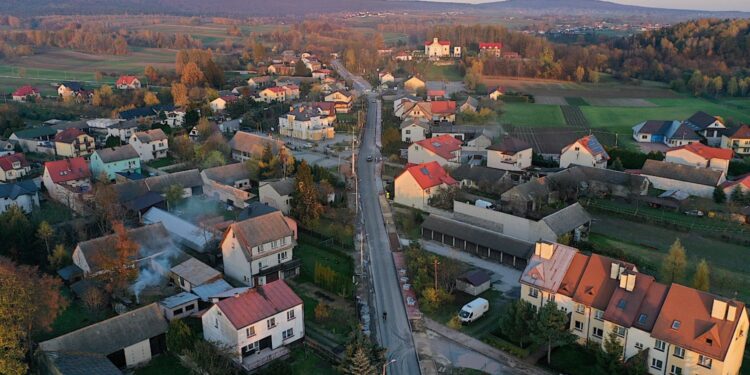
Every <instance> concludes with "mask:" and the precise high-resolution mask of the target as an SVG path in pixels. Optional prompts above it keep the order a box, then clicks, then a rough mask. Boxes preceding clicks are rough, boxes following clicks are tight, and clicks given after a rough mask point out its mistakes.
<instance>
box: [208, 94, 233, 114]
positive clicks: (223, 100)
mask: <svg viewBox="0 0 750 375" xmlns="http://www.w3.org/2000/svg"><path fill="white" fill-rule="evenodd" d="M238 100H239V98H238V97H236V96H234V95H225V96H220V97H218V98H216V99H214V100H212V101H211V102H210V103H208V105H209V107H211V112H213V113H219V112H224V110H225V109H227V104H231V103H235V102H237V101H238Z"/></svg>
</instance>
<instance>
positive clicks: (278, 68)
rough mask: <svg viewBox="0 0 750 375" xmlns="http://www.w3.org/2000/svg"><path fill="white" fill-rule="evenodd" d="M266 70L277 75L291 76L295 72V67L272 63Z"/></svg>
mask: <svg viewBox="0 0 750 375" xmlns="http://www.w3.org/2000/svg"><path fill="white" fill-rule="evenodd" d="M266 72H268V73H269V74H274V75H277V76H290V75H293V74H294V67H293V66H288V65H284V64H271V65H269V66H268V69H266Z"/></svg>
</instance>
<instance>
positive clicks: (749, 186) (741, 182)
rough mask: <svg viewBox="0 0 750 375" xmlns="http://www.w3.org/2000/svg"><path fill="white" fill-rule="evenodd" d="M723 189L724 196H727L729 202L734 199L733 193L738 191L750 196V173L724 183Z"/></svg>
mask: <svg viewBox="0 0 750 375" xmlns="http://www.w3.org/2000/svg"><path fill="white" fill-rule="evenodd" d="M721 188H722V189H724V194H726V196H727V199H728V200H731V199H732V193H733V192H734V191H735V190H737V189H739V191H741V192H742V193H743V194H750V173H748V174H744V175H742V176H739V177H737V178H735V179H734V180H732V181H726V182H724V184H722V185H721Z"/></svg>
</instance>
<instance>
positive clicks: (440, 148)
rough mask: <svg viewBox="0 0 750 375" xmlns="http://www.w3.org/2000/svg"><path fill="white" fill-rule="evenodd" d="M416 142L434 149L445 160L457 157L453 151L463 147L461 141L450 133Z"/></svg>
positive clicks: (428, 148)
mask: <svg viewBox="0 0 750 375" xmlns="http://www.w3.org/2000/svg"><path fill="white" fill-rule="evenodd" d="M414 144H417V145H419V146H422V147H424V148H425V149H427V150H430V151H432V152H433V153H435V154H436V155H438V156H440V157H441V158H443V159H445V160H452V159H453V158H454V157H455V155H454V154H453V153H454V152H456V151H458V150H460V149H461V141H460V140H458V139H456V138H454V137H453V136H452V135H449V134H445V135H441V136H438V137H432V138H427V139H423V140H421V141H419V142H414Z"/></svg>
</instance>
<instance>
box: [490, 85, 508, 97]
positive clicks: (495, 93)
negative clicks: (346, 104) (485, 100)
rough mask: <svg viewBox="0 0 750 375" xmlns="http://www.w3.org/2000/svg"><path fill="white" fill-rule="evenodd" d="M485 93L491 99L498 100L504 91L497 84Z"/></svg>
mask: <svg viewBox="0 0 750 375" xmlns="http://www.w3.org/2000/svg"><path fill="white" fill-rule="evenodd" d="M487 95H488V96H489V97H490V99H492V100H500V98H502V97H503V95H505V93H504V90H503V88H502V87H499V86H498V87H495V88H493V89H492V90H490V91H489V92H488V94H487Z"/></svg>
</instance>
